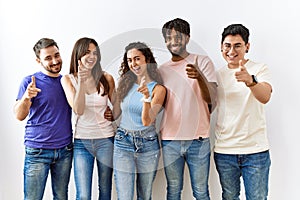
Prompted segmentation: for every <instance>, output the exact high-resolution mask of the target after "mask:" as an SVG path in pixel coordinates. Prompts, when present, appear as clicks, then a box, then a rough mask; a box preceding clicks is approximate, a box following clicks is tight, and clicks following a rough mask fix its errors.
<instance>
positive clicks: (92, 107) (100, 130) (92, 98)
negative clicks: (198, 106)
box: [69, 74, 114, 139]
mask: <svg viewBox="0 0 300 200" xmlns="http://www.w3.org/2000/svg"><path fill="white" fill-rule="evenodd" d="M69 77H70V80H71V82H72V85H73V86H74V88H76V86H77V81H76V79H75V77H74V76H73V74H69ZM103 90H104V89H103V88H102V87H101V88H100V93H99V94H98V92H97V91H96V92H95V93H93V94H85V104H86V105H85V108H84V113H83V115H77V114H76V113H74V112H73V115H74V117H73V123H74V128H75V131H74V138H76V139H101V138H107V137H112V136H114V128H113V126H112V122H110V121H108V120H106V119H104V112H105V110H106V107H107V103H108V95H105V96H101V94H102V93H103Z"/></svg>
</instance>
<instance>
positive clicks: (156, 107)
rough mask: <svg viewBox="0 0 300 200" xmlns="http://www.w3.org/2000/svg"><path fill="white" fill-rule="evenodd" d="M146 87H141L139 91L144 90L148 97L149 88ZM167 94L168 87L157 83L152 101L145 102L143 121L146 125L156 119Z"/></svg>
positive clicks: (145, 96) (145, 95)
mask: <svg viewBox="0 0 300 200" xmlns="http://www.w3.org/2000/svg"><path fill="white" fill-rule="evenodd" d="M144 87H145V88H144ZM144 87H143V88H141V87H140V88H139V92H142V93H143V94H144V98H145V99H148V98H149V92H148V88H147V87H146V86H144ZM146 88H147V89H146ZM165 96H166V88H165V87H164V86H162V85H156V86H155V87H154V89H153V92H152V98H151V102H145V101H144V102H143V110H142V122H143V125H144V126H149V125H151V124H152V123H153V122H154V121H155V118H156V116H157V114H158V112H159V111H160V109H161V107H162V105H163V103H164V100H165Z"/></svg>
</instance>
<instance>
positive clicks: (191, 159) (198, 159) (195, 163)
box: [162, 138, 210, 200]
mask: <svg viewBox="0 0 300 200" xmlns="http://www.w3.org/2000/svg"><path fill="white" fill-rule="evenodd" d="M162 152H163V160H164V167H165V168H164V169H165V175H166V178H167V200H180V199H181V192H182V188H183V178H184V177H183V175H184V166H185V163H186V164H187V167H188V169H189V173H190V180H191V185H192V190H193V196H194V197H195V198H196V199H197V200H209V199H210V197H209V189H208V176H209V167H210V141H209V138H204V139H202V138H201V139H198V140H162Z"/></svg>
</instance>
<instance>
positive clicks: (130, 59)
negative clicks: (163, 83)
mask: <svg viewBox="0 0 300 200" xmlns="http://www.w3.org/2000/svg"><path fill="white" fill-rule="evenodd" d="M127 64H128V66H129V69H130V70H131V71H132V72H133V73H134V74H135V75H136V76H138V77H142V76H144V75H147V62H146V57H145V56H144V55H143V53H142V52H141V51H139V50H137V49H131V50H129V51H128V52H127Z"/></svg>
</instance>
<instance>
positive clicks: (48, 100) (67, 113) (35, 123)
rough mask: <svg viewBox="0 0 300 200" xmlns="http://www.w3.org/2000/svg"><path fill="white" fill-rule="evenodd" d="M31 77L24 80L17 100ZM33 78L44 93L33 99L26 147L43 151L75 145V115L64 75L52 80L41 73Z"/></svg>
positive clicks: (28, 121) (26, 135) (26, 133)
mask: <svg viewBox="0 0 300 200" xmlns="http://www.w3.org/2000/svg"><path fill="white" fill-rule="evenodd" d="M31 76H32V75H30V76H27V77H25V78H24V79H23V81H22V82H21V85H20V88H19V93H18V96H17V100H19V99H21V98H22V96H23V94H24V93H25V91H26V88H27V85H28V84H29V83H30V82H31ZM33 76H35V80H36V87H37V88H39V89H41V92H39V93H38V95H37V96H36V97H34V98H32V99H31V101H32V105H31V107H30V111H29V115H28V120H27V123H26V127H25V137H24V139H25V141H24V144H25V145H26V146H28V147H32V148H43V149H57V148H62V147H65V146H67V145H68V144H70V143H71V142H72V125H71V113H72V112H71V107H70V106H69V104H68V102H67V99H66V96H65V93H64V90H63V88H62V86H61V83H60V79H61V76H59V77H50V76H47V75H45V74H44V73H42V72H37V73H35V74H33Z"/></svg>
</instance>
